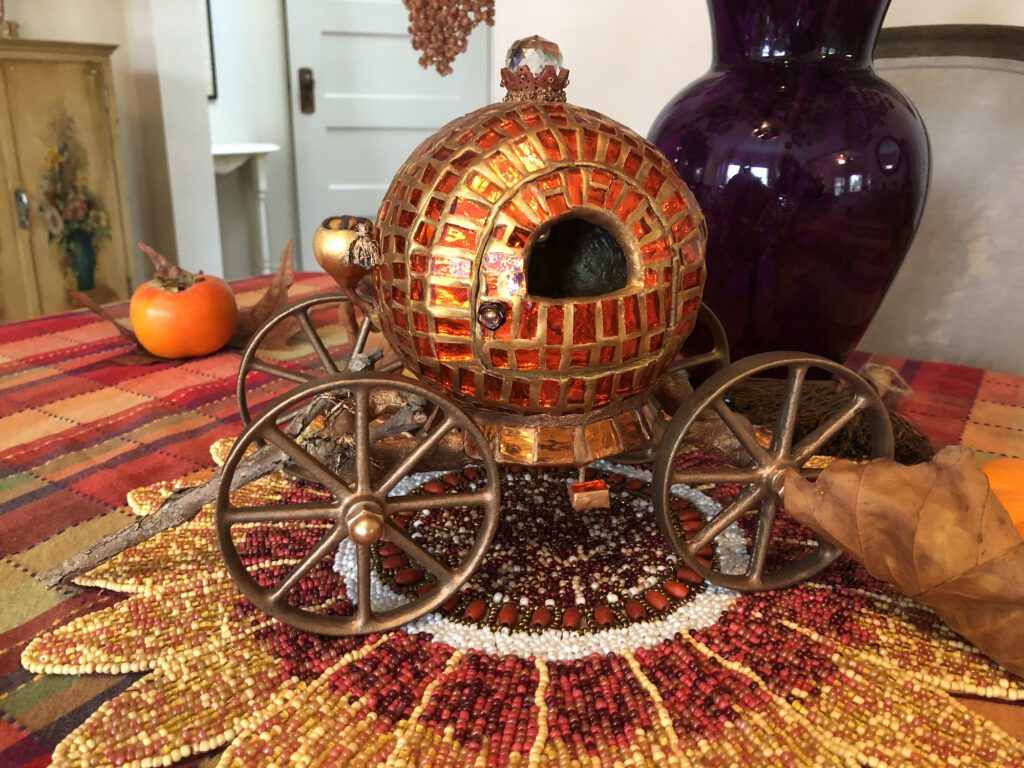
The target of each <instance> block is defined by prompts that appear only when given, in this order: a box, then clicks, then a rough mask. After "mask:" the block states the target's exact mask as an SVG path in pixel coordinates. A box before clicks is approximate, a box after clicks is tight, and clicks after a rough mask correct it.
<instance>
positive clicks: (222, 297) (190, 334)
mask: <svg viewBox="0 0 1024 768" xmlns="http://www.w3.org/2000/svg"><path fill="white" fill-rule="evenodd" d="M128 314H129V316H130V318H131V321H132V328H133V330H134V331H135V335H136V336H137V337H138V339H139V343H140V344H141V345H142V346H143V347H145V348H146V350H147V351H148V352H149V353H150V354H153V355H156V356H157V357H166V358H170V359H178V358H183V357H199V356H201V355H209V354H211V353H213V352H216V351H217V350H218V349H220V348H221V347H223V346H224V345H225V344H227V343H228V341H229V340H230V339H231V336H232V334H233V333H234V332H235V324H236V323H237V322H238V305H237V303H236V302H235V294H234V293H233V292H232V291H231V287H230V286H229V285H228V284H227V283H226V282H224V281H223V280H222V279H221V278H219V277H214V276H213V275H204V274H203V273H202V272H200V273H199V274H195V275H193V274H191V273H189V272H185V271H183V270H178V271H177V272H176V274H174V275H173V276H167V275H159V274H158V275H157V277H155V278H153V279H152V280H149V281H148V282H145V283H143V284H142V285H140V286H139V287H138V288H137V289H136V290H135V293H133V294H132V300H131V304H130V305H129V309H128Z"/></svg>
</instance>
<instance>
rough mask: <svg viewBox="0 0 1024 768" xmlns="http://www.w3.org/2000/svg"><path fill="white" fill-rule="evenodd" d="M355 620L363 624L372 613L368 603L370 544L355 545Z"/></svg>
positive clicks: (368, 619) (371, 607)
mask: <svg viewBox="0 0 1024 768" xmlns="http://www.w3.org/2000/svg"><path fill="white" fill-rule="evenodd" d="M356 579H357V581H358V583H357V584H356V595H357V598H356V621H357V622H358V623H359V624H360V625H362V626H365V625H366V623H367V622H369V621H370V617H371V615H372V614H373V610H372V609H373V606H372V605H371V603H370V546H369V545H368V544H357V545H356Z"/></svg>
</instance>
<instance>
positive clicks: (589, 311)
mask: <svg viewBox="0 0 1024 768" xmlns="http://www.w3.org/2000/svg"><path fill="white" fill-rule="evenodd" d="M595 307H596V305H595V304H591V303H589V302H588V303H585V304H574V305H573V311H572V342H573V344H592V343H594V342H595V341H596V340H597V318H596V312H595Z"/></svg>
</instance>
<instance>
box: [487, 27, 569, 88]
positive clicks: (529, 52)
mask: <svg viewBox="0 0 1024 768" xmlns="http://www.w3.org/2000/svg"><path fill="white" fill-rule="evenodd" d="M501 84H502V86H504V88H505V90H506V91H507V93H506V94H505V101H565V86H567V85H568V84H569V70H568V69H566V68H564V67H563V66H562V52H561V51H560V50H559V49H558V46H557V45H556V44H555V43H553V42H551V41H550V40H545V39H544V38H543V37H539V36H538V35H531V36H530V37H524V38H523V39H522V40H516V41H515V42H514V43H512V45H511V47H510V48H509V49H508V54H506V56H505V66H504V67H503V68H502V70H501Z"/></svg>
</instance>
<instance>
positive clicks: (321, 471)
mask: <svg viewBox="0 0 1024 768" xmlns="http://www.w3.org/2000/svg"><path fill="white" fill-rule="evenodd" d="M259 435H260V437H262V438H263V439H264V440H266V441H267V442H268V443H272V444H273V445H274V446H276V447H277V448H279V449H280V450H281V451H282V452H283V453H284V454H285V455H287V456H288V458H290V459H291V460H292V461H294V462H295V463H296V464H298V465H299V466H300V467H301V468H302V469H304V470H305V471H306V472H307V473H308V476H309V478H310V479H311V480H313V482H316V483H319V484H320V485H323V486H325V487H326V488H327V489H328V490H329V491H330V492H331V493H333V494H334V495H335V496H336V497H337V499H338V501H344V500H345V499H347V498H348V497H349V496H351V495H352V491H350V490H349V488H348V486H346V485H345V484H344V483H343V482H342V481H341V480H340V479H339V478H338V477H336V476H335V474H334V473H333V472H331V470H329V469H328V468H327V467H325V466H324V465H323V464H321V463H320V462H319V461H318V460H317V459H316V458H314V457H313V456H311V455H310V454H309V453H307V452H306V451H305V450H303V449H302V446H300V445H299V444H298V443H296V442H295V441H294V440H292V439H290V438H289V437H288V436H287V435H285V434H284V433H283V432H281V430H279V429H278V428H277V427H275V426H271V425H269V424H268V425H265V426H264V427H263V429H261V430H260V431H259Z"/></svg>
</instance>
